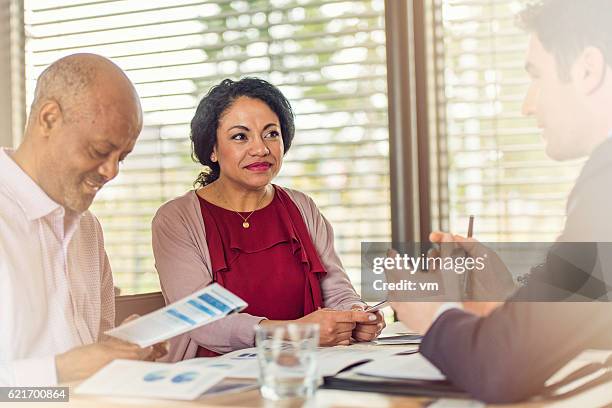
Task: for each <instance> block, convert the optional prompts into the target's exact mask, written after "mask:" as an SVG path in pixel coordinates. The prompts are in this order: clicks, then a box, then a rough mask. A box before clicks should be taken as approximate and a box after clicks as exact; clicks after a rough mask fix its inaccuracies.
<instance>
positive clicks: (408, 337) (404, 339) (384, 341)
mask: <svg viewBox="0 0 612 408" xmlns="http://www.w3.org/2000/svg"><path fill="white" fill-rule="evenodd" d="M422 339H423V336H420V335H418V334H402V335H397V336H388V337H379V338H378V339H376V340H374V344H378V345H385V346H388V345H397V344H421V340H422Z"/></svg>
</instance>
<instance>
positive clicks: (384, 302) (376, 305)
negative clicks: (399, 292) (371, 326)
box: [364, 300, 389, 312]
mask: <svg viewBox="0 0 612 408" xmlns="http://www.w3.org/2000/svg"><path fill="white" fill-rule="evenodd" d="M388 305H389V302H387V301H386V300H383V301H382V302H380V303H377V304H375V305H374V306H372V307H368V308H367V309H366V310H364V311H365V312H375V311H377V310H380V309H382V308H383V307H387V306H388Z"/></svg>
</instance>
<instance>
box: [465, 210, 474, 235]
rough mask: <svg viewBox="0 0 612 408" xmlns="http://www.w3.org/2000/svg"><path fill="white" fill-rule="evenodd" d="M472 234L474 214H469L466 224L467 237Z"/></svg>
mask: <svg viewBox="0 0 612 408" xmlns="http://www.w3.org/2000/svg"><path fill="white" fill-rule="evenodd" d="M473 234H474V216H473V215H470V221H469V224H468V233H467V237H468V238H472V235H473Z"/></svg>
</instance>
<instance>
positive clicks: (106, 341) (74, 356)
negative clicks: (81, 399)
mask: <svg viewBox="0 0 612 408" xmlns="http://www.w3.org/2000/svg"><path fill="white" fill-rule="evenodd" d="M138 317H139V316H138V315H136V314H134V315H131V316H129V317H127V318H126V319H125V320H123V322H121V324H125V323H127V322H129V321H132V320H134V319H136V318H138ZM100 339H101V341H100V342H99V343H95V344H89V345H86V346H81V347H75V348H73V349H72V350H68V351H67V352H65V353H63V354H58V355H57V356H55V367H56V370H57V380H58V382H59V383H63V382H69V381H76V380H81V379H83V378H87V377H89V376H91V375H92V374H94V373H95V372H96V371H98V370H99V369H101V368H102V367H104V366H105V365H107V364H108V363H110V362H111V361H113V360H115V359H124V360H145V361H155V360H157V359H158V358H161V357H163V356H165V355H166V354H168V347H169V343H168V342H167V341H164V342H161V343H157V344H154V345H153V346H150V347H145V348H141V347H139V346H137V345H136V344H132V343H128V342H125V341H123V340H119V339H117V338H114V337H111V336H107V335H104V334H103V335H102V336H100Z"/></svg>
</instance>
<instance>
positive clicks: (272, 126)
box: [213, 96, 284, 189]
mask: <svg viewBox="0 0 612 408" xmlns="http://www.w3.org/2000/svg"><path fill="white" fill-rule="evenodd" d="M283 151H284V145H283V138H282V135H281V127H280V122H279V120H278V116H276V114H275V113H274V112H273V111H272V109H270V107H269V106H268V105H267V104H266V103H265V102H263V101H261V100H259V99H253V98H248V97H244V96H243V97H240V98H238V99H236V101H235V102H234V103H233V104H232V105H231V106H230V107H229V109H227V110H226V111H225V112H224V113H223V114H222V116H221V117H220V118H219V127H218V128H217V144H216V145H215V147H214V150H213V155H214V156H216V159H217V161H218V163H219V167H220V169H221V171H220V178H221V179H224V180H225V181H231V182H234V183H236V184H239V185H241V186H242V187H244V188H247V189H257V188H261V187H263V186H265V185H267V184H268V183H270V182H271V181H272V179H273V178H274V177H276V175H277V174H278V172H279V171H280V168H281V166H282V164H283Z"/></svg>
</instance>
